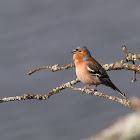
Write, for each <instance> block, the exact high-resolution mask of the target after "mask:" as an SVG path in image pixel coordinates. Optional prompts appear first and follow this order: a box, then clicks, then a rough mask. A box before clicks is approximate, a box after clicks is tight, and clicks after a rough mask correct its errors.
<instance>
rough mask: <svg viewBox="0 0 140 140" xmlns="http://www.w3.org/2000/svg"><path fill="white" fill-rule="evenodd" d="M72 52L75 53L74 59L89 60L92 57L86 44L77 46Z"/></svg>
mask: <svg viewBox="0 0 140 140" xmlns="http://www.w3.org/2000/svg"><path fill="white" fill-rule="evenodd" d="M71 52H72V53H74V55H73V59H74V60H78V59H83V60H87V59H89V58H90V57H91V55H90V52H89V50H88V49H87V47H85V46H82V47H77V48H76V49H75V50H72V51H71Z"/></svg>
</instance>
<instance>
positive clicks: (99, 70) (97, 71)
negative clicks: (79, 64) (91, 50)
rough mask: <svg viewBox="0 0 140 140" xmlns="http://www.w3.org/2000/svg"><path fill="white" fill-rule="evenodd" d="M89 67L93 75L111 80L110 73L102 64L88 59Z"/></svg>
mask: <svg viewBox="0 0 140 140" xmlns="http://www.w3.org/2000/svg"><path fill="white" fill-rule="evenodd" d="M86 64H87V69H88V71H89V72H90V73H91V74H92V75H93V76H98V77H99V78H106V79H108V80H110V78H109V76H108V74H107V73H106V71H105V70H104V68H103V67H102V66H101V65H100V64H96V63H95V64H93V63H92V62H90V61H86Z"/></svg>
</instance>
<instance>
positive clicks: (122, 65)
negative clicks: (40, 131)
mask: <svg viewBox="0 0 140 140" xmlns="http://www.w3.org/2000/svg"><path fill="white" fill-rule="evenodd" d="M122 50H123V51H124V52H125V53H126V58H125V59H123V60H121V61H120V62H116V63H111V64H104V65H102V67H103V68H104V69H105V70H106V71H109V70H121V69H126V70H132V71H134V72H137V73H139V74H140V65H134V64H128V63H126V62H128V61H133V62H134V61H135V60H138V59H140V54H134V53H130V52H129V51H128V50H127V48H126V47H125V46H122ZM74 66H75V65H74V64H73V63H71V64H68V65H64V66H59V65H58V64H55V65H53V66H52V65H51V66H42V67H38V68H35V69H33V70H30V71H29V72H27V74H28V75H31V74H33V73H34V72H36V71H39V70H42V69H51V70H52V71H53V72H55V71H59V70H63V69H68V68H72V67H74ZM134 81H135V79H134Z"/></svg>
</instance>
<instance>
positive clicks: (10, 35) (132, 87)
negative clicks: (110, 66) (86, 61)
mask: <svg viewBox="0 0 140 140" xmlns="http://www.w3.org/2000/svg"><path fill="white" fill-rule="evenodd" d="M124 44H125V45H126V46H127V48H128V49H129V50H130V51H131V52H136V53H140V1H138V0H133V1H131V0H125V1H122V0H117V1H115V0H113V1H111V0H107V1H101V0H98V1H97V0H94V1H92V0H86V1H84V0H59V1H58V0H33V1H29V0H24V1H23V0H1V1H0V66H1V69H0V77H1V78H0V98H3V97H9V96H16V95H21V94H23V93H33V94H38V93H40V94H45V93H47V92H49V91H50V90H51V89H53V88H55V87H56V86H59V85H61V84H62V83H65V82H67V81H71V80H73V79H75V78H76V75H75V69H74V68H72V69H68V70H63V71H58V72H55V73H52V72H51V71H50V70H42V71H39V72H36V73H34V74H33V75H31V76H28V75H27V74H26V73H27V71H29V70H31V69H33V68H36V67H39V66H44V65H53V64H60V65H65V64H69V63H72V62H73V59H72V54H71V53H70V52H71V50H72V49H74V48H76V47H77V46H80V45H86V46H87V47H88V49H89V50H90V51H91V54H92V56H93V57H95V58H96V59H97V60H98V61H99V62H100V63H101V64H105V63H112V62H116V61H119V60H121V59H123V58H124V57H125V54H124V52H123V51H122V50H121V45H124ZM137 64H139V62H137ZM108 74H109V75H110V78H111V79H112V81H113V82H114V83H115V85H116V86H117V87H118V88H119V89H120V90H122V91H125V93H126V94H127V97H131V96H138V97H140V94H139V91H140V86H139V82H140V76H139V75H137V82H136V83H131V78H132V72H131V71H126V70H122V71H110V72H108ZM76 86H77V87H84V86H85V84H83V83H79V84H77V85H76ZM98 91H100V92H104V93H108V94H110V95H116V96H118V97H121V96H120V95H119V94H118V93H117V92H115V91H113V90H112V89H110V88H108V87H105V86H102V85H101V86H99V87H98ZM0 112H1V113H0V140H19V139H20V140H56V139H57V140H80V139H83V138H88V137H90V136H92V135H95V134H97V133H98V132H100V131H101V130H102V129H104V128H105V127H107V126H108V125H110V124H111V123H113V122H114V121H115V120H116V119H118V118H119V117H121V116H124V115H125V114H128V113H131V112H133V111H132V110H131V109H129V108H127V107H124V106H123V105H120V104H118V103H116V102H113V101H110V100H107V99H103V98H99V97H95V96H90V95H86V94H83V93H80V92H76V91H72V90H71V89H65V90H64V91H62V92H60V93H58V94H56V95H54V96H52V97H51V98H50V99H49V100H47V101H45V100H44V101H38V100H27V101H20V102H18V101H15V102H7V103H2V104H0Z"/></svg>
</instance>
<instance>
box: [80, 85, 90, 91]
mask: <svg viewBox="0 0 140 140" xmlns="http://www.w3.org/2000/svg"><path fill="white" fill-rule="evenodd" d="M89 86H90V85H87V86H85V87H83V88H82V89H83V90H85V89H90V88H89Z"/></svg>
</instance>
